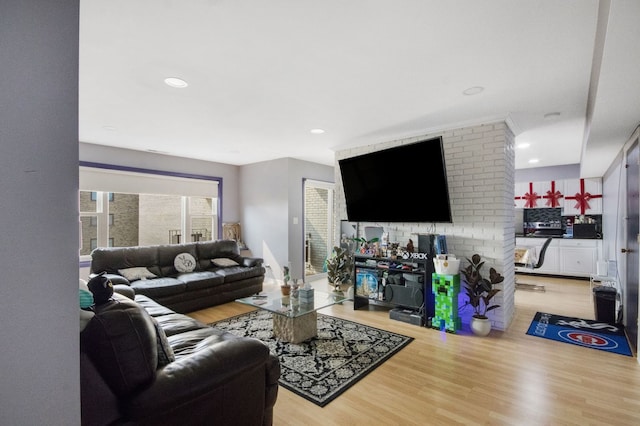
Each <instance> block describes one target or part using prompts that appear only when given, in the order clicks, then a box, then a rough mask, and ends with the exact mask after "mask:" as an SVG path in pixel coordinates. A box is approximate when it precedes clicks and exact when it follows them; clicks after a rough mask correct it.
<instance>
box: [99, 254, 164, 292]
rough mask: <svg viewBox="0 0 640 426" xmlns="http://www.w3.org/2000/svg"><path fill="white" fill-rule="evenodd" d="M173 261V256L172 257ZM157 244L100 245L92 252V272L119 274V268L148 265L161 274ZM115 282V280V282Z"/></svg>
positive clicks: (151, 269)
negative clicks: (130, 245) (158, 266)
mask: <svg viewBox="0 0 640 426" xmlns="http://www.w3.org/2000/svg"><path fill="white" fill-rule="evenodd" d="M171 260H172V262H173V258H171ZM156 265H158V249H157V247H156V246H136V247H98V248H97V249H95V250H93V251H92V252H91V272H92V273H95V274H97V273H100V272H103V271H105V272H107V273H108V274H117V273H118V269H126V268H133V267H137V266H146V267H147V268H149V270H150V271H151V272H153V273H154V274H156V275H158V276H160V269H159V268H157V266H156ZM114 284H115V282H114Z"/></svg>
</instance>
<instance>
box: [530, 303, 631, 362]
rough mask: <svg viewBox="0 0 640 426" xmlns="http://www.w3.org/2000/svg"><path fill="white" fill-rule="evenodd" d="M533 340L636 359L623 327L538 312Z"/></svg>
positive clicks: (531, 330)
mask: <svg viewBox="0 0 640 426" xmlns="http://www.w3.org/2000/svg"><path fill="white" fill-rule="evenodd" d="M527 334H529V335H531V336H537V337H542V338H545V339H551V340H556V341H558V342H565V343H571V344H573V345H579V346H584V347H586V348H592V349H599V350H601V351H606V352H613V353H616V354H620V355H626V356H633V352H632V351H631V347H630V346H629V341H628V340H627V336H626V334H625V332H624V327H623V326H622V325H620V324H608V323H606V322H599V321H594V320H585V319H581V318H571V317H563V316H561V315H554V314H548V313H545V312H537V313H536V315H535V316H534V317H533V321H531V325H530V326H529V329H528V330H527Z"/></svg>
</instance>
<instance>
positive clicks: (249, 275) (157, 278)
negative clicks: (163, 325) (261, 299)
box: [90, 240, 265, 313]
mask: <svg viewBox="0 0 640 426" xmlns="http://www.w3.org/2000/svg"><path fill="white" fill-rule="evenodd" d="M101 272H106V276H107V277H108V278H109V279H111V282H112V283H113V284H114V285H117V284H126V285H128V286H130V287H131V288H132V289H133V290H135V293H136V294H137V295H145V296H148V297H150V298H151V299H153V300H155V301H156V302H158V303H160V304H162V305H164V306H166V307H167V308H169V309H172V310H174V311H176V312H181V313H186V312H192V311H195V310H198V309H203V308H207V307H210V306H215V305H219V304H222V303H227V302H230V301H233V300H235V299H239V298H242V297H247V296H250V295H252V294H255V293H259V292H260V291H262V285H263V282H264V275H265V268H264V266H263V260H262V259H261V258H254V257H243V256H241V255H240V254H239V250H238V245H237V243H236V242H235V241H233V240H217V241H201V242H196V243H186V244H167V245H152V246H136V247H108V248H97V249H95V250H93V252H92V253H91V268H90V273H91V274H99V273H101Z"/></svg>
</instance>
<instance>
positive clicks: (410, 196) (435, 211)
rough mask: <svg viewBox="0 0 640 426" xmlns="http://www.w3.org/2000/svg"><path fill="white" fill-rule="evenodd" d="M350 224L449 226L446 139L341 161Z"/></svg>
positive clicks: (449, 207) (449, 210)
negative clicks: (443, 223)
mask: <svg viewBox="0 0 640 426" xmlns="http://www.w3.org/2000/svg"><path fill="white" fill-rule="evenodd" d="M338 164H339V167H340V173H341V174H342V186H343V188H344V195H345V201H346V204H347V218H348V220H350V221H352V222H451V206H450V204H449V187H448V185H447V173H446V166H445V162H444V151H443V148H442V138H441V137H437V138H434V139H428V140H424V141H420V142H416V143H412V144H407V145H400V146H397V147H393V148H389V149H384V150H381V151H375V152H370V153H367V154H363V155H358V156H356V157H350V158H344V159H342V160H338Z"/></svg>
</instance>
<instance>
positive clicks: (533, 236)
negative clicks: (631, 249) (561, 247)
mask: <svg viewBox="0 0 640 426" xmlns="http://www.w3.org/2000/svg"><path fill="white" fill-rule="evenodd" d="M516 238H534V239H536V240H539V239H547V238H553V239H554V240H555V239H558V240H601V239H602V237H600V238H575V237H567V236H564V235H516Z"/></svg>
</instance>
